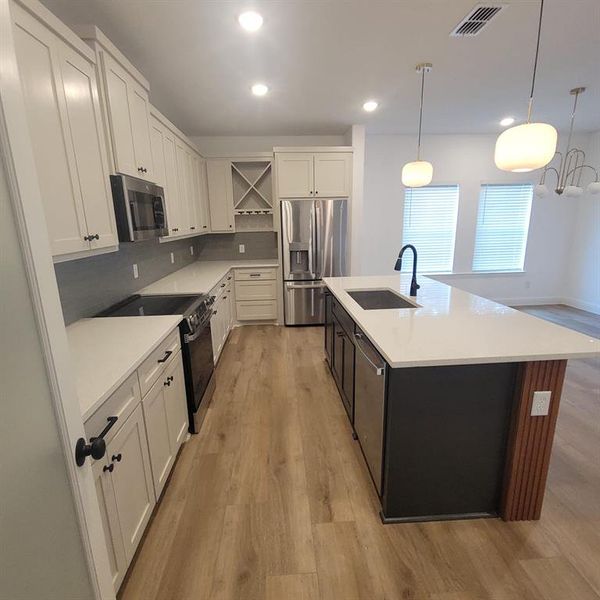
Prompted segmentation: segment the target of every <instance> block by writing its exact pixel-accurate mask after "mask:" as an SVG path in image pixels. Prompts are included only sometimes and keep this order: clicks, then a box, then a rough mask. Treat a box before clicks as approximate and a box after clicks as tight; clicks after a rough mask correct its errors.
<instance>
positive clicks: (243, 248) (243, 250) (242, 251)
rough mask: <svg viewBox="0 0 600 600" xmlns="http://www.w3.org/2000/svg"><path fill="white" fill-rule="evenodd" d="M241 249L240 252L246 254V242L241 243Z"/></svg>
mask: <svg viewBox="0 0 600 600" xmlns="http://www.w3.org/2000/svg"><path fill="white" fill-rule="evenodd" d="M239 251H240V254H244V252H246V246H244V244H240V245H239Z"/></svg>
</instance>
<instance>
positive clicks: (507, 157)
mask: <svg viewBox="0 0 600 600" xmlns="http://www.w3.org/2000/svg"><path fill="white" fill-rule="evenodd" d="M557 141H558V133H557V131H556V129H555V128H554V127H552V125H548V124H547V123H525V124H524V125H517V126H516V127H511V128H510V129H507V130H506V131H504V132H502V133H501V134H500V135H499V136H498V139H497V140H496V152H495V154H494V161H495V162H496V166H497V167H498V168H499V169H502V170H503V171H512V172H513V173H526V172H528V171H533V170H535V169H540V168H542V167H545V166H546V165H547V164H548V163H549V162H550V161H551V160H552V158H553V157H554V153H555V152H556V143H557Z"/></svg>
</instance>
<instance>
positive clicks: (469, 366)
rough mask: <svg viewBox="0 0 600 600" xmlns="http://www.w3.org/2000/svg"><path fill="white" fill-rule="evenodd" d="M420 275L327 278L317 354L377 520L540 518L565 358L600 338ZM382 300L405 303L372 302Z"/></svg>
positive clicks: (589, 351) (599, 348)
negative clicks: (322, 357) (347, 424)
mask: <svg viewBox="0 0 600 600" xmlns="http://www.w3.org/2000/svg"><path fill="white" fill-rule="evenodd" d="M419 283H420V284H421V289H420V290H419V293H418V296H417V297H416V298H412V297H409V296H408V293H409V287H410V275H408V274H406V275H404V274H401V275H392V276H380V277H339V278H327V279H325V284H326V286H327V288H328V295H327V299H326V326H325V352H326V356H327V360H328V363H329V365H330V367H331V371H332V374H333V376H334V379H335V381H336V384H337V386H338V389H339V391H340V396H341V397H342V400H343V403H344V406H345V408H346V411H347V413H348V417H349V419H350V421H351V423H352V426H353V428H354V431H355V434H356V437H357V438H358V440H359V442H360V445H361V449H362V451H363V455H364V456H365V460H366V462H367V466H368V467H369V471H370V474H371V477H372V479H373V482H374V484H375V487H376V489H377V492H378V495H379V497H380V500H381V506H382V511H381V515H382V519H383V520H384V522H398V521H418V520H432V519H456V518H473V517H484V516H501V517H502V518H503V519H504V520H533V519H539V518H540V514H541V508H542V502H543V496H544V489H545V483H546V476H547V472H548V465H549V461H550V453H551V449H552V442H553V437H554V429H555V425H556V420H557V417H558V408H559V402H560V395H561V391H562V384H563V379H564V373H565V368H566V363H567V359H569V358H576V357H577V358H580V357H587V356H593V355H596V354H598V352H600V341H599V340H597V339H595V338H590V337H588V336H585V335H582V334H580V333H577V332H574V331H572V330H570V329H566V328H563V327H560V326H557V325H554V324H551V323H548V322H546V321H543V320H541V319H538V318H535V317H532V316H530V315H526V314H524V313H521V312H519V311H516V310H514V309H512V308H509V307H507V306H503V305H501V304H498V303H496V302H493V301H490V300H487V299H485V298H481V297H479V296H476V295H473V294H470V293H468V292H465V291H462V290H459V289H457V288H453V287H451V286H448V285H445V284H443V283H440V282H437V281H435V280H433V279H430V278H426V277H421V278H420V281H419ZM376 290H386V292H385V294H386V296H387V298H386V297H385V296H384V295H381V294H378V295H375V296H374V297H373V294H361V293H357V292H372V291H376ZM390 292H391V294H390ZM390 299H391V300H397V301H398V302H397V303H398V304H405V305H407V307H405V308H375V309H371V308H368V307H369V306H385V305H386V304H385V303H386V302H388V301H389V300H390ZM382 302H383V303H382Z"/></svg>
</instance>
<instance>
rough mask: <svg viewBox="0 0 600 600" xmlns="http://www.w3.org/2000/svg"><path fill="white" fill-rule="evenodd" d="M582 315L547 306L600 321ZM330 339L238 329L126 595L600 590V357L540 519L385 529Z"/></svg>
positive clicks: (327, 599)
mask: <svg viewBox="0 0 600 600" xmlns="http://www.w3.org/2000/svg"><path fill="white" fill-rule="evenodd" d="M528 311H529V309H528ZM569 311H570V309H565V308H561V307H550V308H549V309H547V312H546V311H545V310H544V309H543V308H540V307H536V308H535V309H534V310H531V312H534V314H536V315H539V316H544V317H548V318H551V319H552V320H559V321H561V322H563V323H566V324H567V325H572V324H573V323H577V325H578V326H579V327H588V332H589V333H592V335H593V334H594V333H593V332H596V331H600V318H598V317H594V316H590V315H589V314H588V313H582V311H578V312H569ZM581 313H582V314H581ZM586 322H587V325H586ZM590 330H591V331H590ZM322 342H323V340H322V329H320V328H295V329H294V328H284V327H269V326H257V327H245V328H239V329H235V330H234V331H233V332H232V334H231V337H230V339H229V342H228V343H227V346H226V347H225V349H224V352H223V355H222V357H221V360H220V362H219V366H218V369H217V377H218V385H217V391H216V393H215V396H214V398H213V402H212V405H211V408H210V409H209V411H208V415H207V418H206V421H205V425H204V428H203V430H202V433H201V434H200V435H198V436H193V438H192V439H191V440H190V441H189V442H188V443H187V444H185V445H184V447H183V449H182V451H181V454H180V456H179V459H178V462H177V465H176V467H175V470H174V473H173V476H172V478H171V481H170V482H169V484H168V486H167V489H166V492H165V494H164V497H163V498H162V500H161V503H160V505H159V506H158V507H157V510H156V512H155V516H154V518H153V521H152V523H151V525H150V527H149V529H148V531H147V534H146V536H145V539H144V540H143V542H142V545H141V547H140V550H139V552H138V556H137V559H136V561H135V563H134V565H133V566H132V568H131V570H130V574H129V577H128V579H127V580H126V582H125V583H124V584H123V587H122V590H121V594H120V597H121V599H122V600H138V599H144V600H155V599H156V600H188V599H189V600H205V599H206V600H208V599H210V600H384V599H387V600H400V599H402V600H530V599H531V600H534V599H535V600H538V599H548V600H554V599H557V600H571V599H573V600H588V599H590V600H592V599H595V600H598V599H600V569H598V565H600V502H598V499H599V498H600V429H599V427H600V389H599V385H600V361H599V360H596V359H586V360H579V361H571V362H569V366H568V370H567V377H566V382H565V389H564V392H563V400H562V403H561V409H560V415H559V420H558V427H557V434H556V443H555V446H554V452H553V456H552V461H551V466H550V474H549V480H548V492H547V495H546V501H545V504H544V510H543V513H542V518H541V520H540V521H538V522H515V523H504V522H502V521H500V520H496V519H486V520H475V521H454V522H438V523H419V524H416V523H415V524H402V525H385V526H384V525H382V524H381V522H380V520H379V516H378V510H379V506H378V501H377V497H376V495H375V492H374V490H373V486H372V483H371V481H370V479H369V476H368V474H367V471H366V467H365V465H364V462H363V458H362V455H361V453H360V450H359V448H358V446H357V442H355V441H353V440H352V436H351V430H350V426H349V424H348V421H347V418H346V414H345V412H344V409H343V407H342V403H341V400H340V399H339V397H338V394H337V390H336V388H335V384H334V383H333V380H332V378H331V376H330V374H329V372H328V370H327V367H326V364H325V362H324V360H323V352H322Z"/></svg>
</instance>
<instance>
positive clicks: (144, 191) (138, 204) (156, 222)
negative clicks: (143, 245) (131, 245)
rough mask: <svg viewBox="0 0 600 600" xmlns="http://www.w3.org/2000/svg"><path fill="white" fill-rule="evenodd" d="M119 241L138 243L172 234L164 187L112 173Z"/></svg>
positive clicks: (111, 180)
mask: <svg viewBox="0 0 600 600" xmlns="http://www.w3.org/2000/svg"><path fill="white" fill-rule="evenodd" d="M110 185H111V187H112V194H113V203H114V206H115V217H116V221H117V231H118V234H119V241H121V242H138V241H141V240H148V239H151V238H157V237H160V236H163V235H167V234H168V233H169V230H168V225H167V215H166V212H165V194H164V191H163V189H162V188H161V187H160V186H158V185H154V184H153V183H148V182H147V181H142V180H141V179H136V178H135V177H127V176H126V175H111V177H110Z"/></svg>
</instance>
